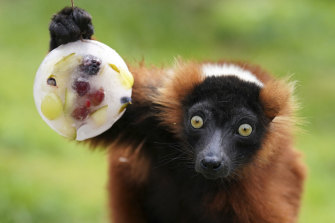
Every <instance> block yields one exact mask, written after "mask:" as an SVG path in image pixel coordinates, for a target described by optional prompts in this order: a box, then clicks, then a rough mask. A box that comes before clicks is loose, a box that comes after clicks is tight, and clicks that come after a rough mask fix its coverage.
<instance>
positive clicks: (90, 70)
mask: <svg viewBox="0 0 335 223" xmlns="http://www.w3.org/2000/svg"><path fill="white" fill-rule="evenodd" d="M100 65H101V60H100V59H99V58H97V57H95V56H92V55H86V56H84V58H83V62H82V64H80V66H79V68H80V70H81V71H82V72H84V73H86V74H88V75H95V74H97V73H98V72H99V70H100Z"/></svg>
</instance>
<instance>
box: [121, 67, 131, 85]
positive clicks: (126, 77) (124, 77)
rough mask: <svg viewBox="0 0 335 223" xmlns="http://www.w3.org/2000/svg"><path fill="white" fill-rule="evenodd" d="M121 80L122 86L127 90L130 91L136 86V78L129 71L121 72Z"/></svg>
mask: <svg viewBox="0 0 335 223" xmlns="http://www.w3.org/2000/svg"><path fill="white" fill-rule="evenodd" d="M120 79H121V84H122V85H123V86H124V87H125V88H126V89H130V88H132V87H133V84H134V77H133V75H131V73H129V72H128V71H125V70H120Z"/></svg>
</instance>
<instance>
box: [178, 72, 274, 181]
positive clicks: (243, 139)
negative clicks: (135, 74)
mask: <svg viewBox="0 0 335 223" xmlns="http://www.w3.org/2000/svg"><path fill="white" fill-rule="evenodd" d="M259 93H260V87H259V86H257V85H255V84H253V83H249V82H245V81H242V80H240V79H238V78H237V77H234V76H224V77H208V78H206V79H205V81H204V82H203V83H201V84H200V85H198V86H196V87H195V88H194V90H193V92H192V93H191V94H189V96H188V97H187V98H186V99H185V101H184V108H185V110H184V136H185V139H186V141H187V144H189V145H190V146H189V149H192V150H193V153H194V154H195V155H194V157H193V158H194V162H195V170H196V172H198V173H200V174H202V175H203V176H204V177H205V178H207V179H218V178H227V177H230V176H233V175H234V173H236V171H237V170H238V169H239V168H241V167H242V166H243V165H246V164H247V163H248V162H250V161H251V160H252V158H253V157H254V155H255V153H256V151H257V150H259V149H260V147H261V141H262V138H263V135H264V133H265V131H266V127H267V125H268V123H269V121H268V119H267V118H266V116H265V115H264V112H263V110H262V105H261V102H260V100H259ZM194 116H200V117H201V118H202V120H203V125H202V127H201V128H194V127H193V126H192V124H191V119H192V117H194ZM242 124H249V125H250V126H251V127H252V132H251V134H250V135H249V136H242V135H240V134H239V132H238V129H239V127H240V125H242Z"/></svg>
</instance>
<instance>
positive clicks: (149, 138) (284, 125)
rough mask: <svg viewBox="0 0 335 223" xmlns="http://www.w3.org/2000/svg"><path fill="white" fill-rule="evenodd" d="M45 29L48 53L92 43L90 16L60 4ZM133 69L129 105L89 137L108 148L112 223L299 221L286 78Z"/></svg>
mask: <svg viewBox="0 0 335 223" xmlns="http://www.w3.org/2000/svg"><path fill="white" fill-rule="evenodd" d="M49 30H50V35H51V41H50V50H52V49H54V48H56V47H57V46H59V45H61V44H66V43H68V42H71V41H76V40H79V39H81V38H82V39H90V38H91V36H92V34H93V26H92V23H91V16H90V15H89V14H88V13H87V12H86V11H84V10H82V9H79V8H74V9H72V8H64V9H63V10H62V11H60V12H59V13H58V14H56V15H55V16H54V17H53V18H52V21H51V24H50V27H49ZM130 71H131V73H132V74H133V76H134V78H135V84H134V87H133V96H132V104H131V105H130V106H128V108H127V110H126V112H125V114H124V115H123V116H122V118H121V119H120V120H118V121H117V122H116V123H115V124H114V125H113V126H112V127H111V128H110V129H109V130H108V131H106V132H105V133H103V134H101V135H99V136H97V137H95V138H93V139H91V140H89V143H90V144H91V145H92V146H97V145H103V146H104V147H107V148H108V149H109V152H110V155H109V183H108V190H109V204H110V211H111V222H115V223H139V222H150V223H165V222H166V223H172V222H173V223H178V222H192V223H293V222H297V216H298V211H299V206H300V199H301V193H302V188H303V181H304V175H305V168H304V165H303V164H302V163H301V162H300V155H299V153H298V152H297V151H296V150H295V149H294V146H293V137H292V131H293V129H294V128H293V127H294V124H295V119H294V117H293V116H294V114H293V113H294V107H295V103H294V101H293V99H292V95H291V94H292V88H293V86H292V85H291V84H289V83H287V82H286V81H282V80H276V79H274V78H273V77H272V76H270V75H269V74H268V73H266V72H265V71H263V70H262V69H260V68H259V67H257V66H251V65H248V64H245V63H232V62H225V61H220V62H205V63H199V62H184V61H178V62H176V64H175V65H174V66H173V67H172V68H168V69H161V68H155V67H149V68H148V67H145V66H144V65H143V64H139V65H138V66H135V67H132V66H131V67H130Z"/></svg>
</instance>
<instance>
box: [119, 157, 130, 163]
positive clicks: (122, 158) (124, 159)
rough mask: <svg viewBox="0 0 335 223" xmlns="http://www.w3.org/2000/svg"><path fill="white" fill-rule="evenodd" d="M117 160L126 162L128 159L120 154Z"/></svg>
mask: <svg viewBox="0 0 335 223" xmlns="http://www.w3.org/2000/svg"><path fill="white" fill-rule="evenodd" d="M119 162H121V163H127V162H128V159H127V158H126V157H123V156H120V157H119Z"/></svg>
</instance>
